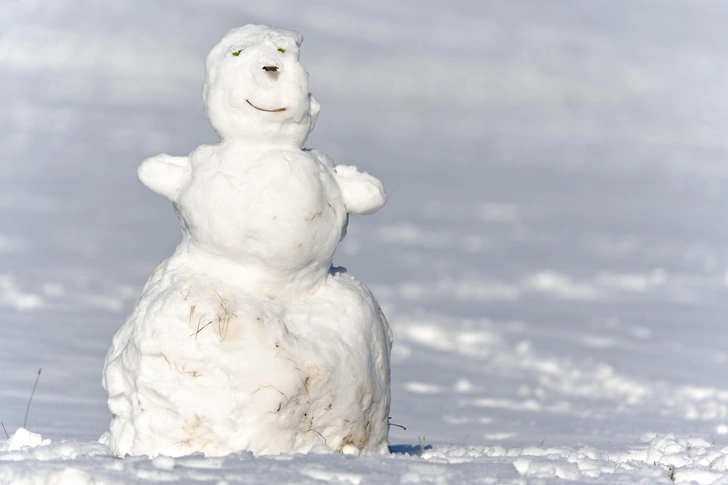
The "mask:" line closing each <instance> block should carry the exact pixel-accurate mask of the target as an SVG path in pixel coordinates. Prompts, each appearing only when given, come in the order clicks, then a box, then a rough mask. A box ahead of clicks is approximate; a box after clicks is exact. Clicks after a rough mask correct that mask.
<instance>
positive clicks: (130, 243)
mask: <svg viewBox="0 0 728 485" xmlns="http://www.w3.org/2000/svg"><path fill="white" fill-rule="evenodd" d="M727 21H728V5H726V4H725V3H724V2H721V1H720V0H715V1H711V0H703V1H701V2H688V1H671V0H660V1H657V0H654V1H651V0H640V1H636V0H624V1H615V0H595V1H590V2H570V1H553V2H539V1H536V0H533V1H510V0H499V1H495V0H491V1H485V2H478V1H471V2H465V1H462V2H447V3H445V2H421V1H415V0H411V1H401V2H396V3H395V2H391V4H387V5H385V4H384V3H381V4H380V3H376V2H366V1H363V0H355V1H350V2H347V3H345V4H344V3H343V2H342V3H338V2H334V1H333V0H328V1H311V2H306V3H305V4H304V3H303V2H283V1H270V2H257V3H250V4H248V5H245V4H242V2H232V1H223V0H217V1H215V2H203V1H199V0H185V1H179V2H169V1H155V2H152V1H141V0H136V1H118V2H113V3H108V2H95V1H91V0H88V1H67V2H64V1H57V2H52V3H51V2H32V1H26V2H13V1H10V2H4V3H3V4H2V5H0V25H2V29H0V32H2V34H1V36H0V86H2V89H0V100H1V102H2V105H3V106H4V109H3V112H2V114H1V115H0V133H2V135H0V152H1V153H2V154H3V156H4V159H5V160H6V161H5V162H4V163H2V164H0V312H2V313H1V315H2V322H3V323H2V330H3V332H2V337H3V338H2V340H0V365H1V366H2V369H3V372H2V373H1V374H0V420H2V421H3V423H4V424H5V426H6V427H7V428H8V431H9V432H10V433H11V434H12V433H13V432H14V431H15V430H16V429H17V428H19V427H20V426H22V424H23V417H24V414H25V406H26V404H27V399H28V395H29V394H30V390H31V388H32V385H33V380H34V378H35V376H36V373H37V369H38V368H39V367H42V368H43V373H42V376H41V378H40V383H39V385H38V390H37V392H36V394H35V397H34V400H33V404H32V408H31V409H30V415H29V419H28V428H29V429H30V430H32V431H34V432H37V433H41V434H42V435H43V437H44V438H49V439H51V443H50V444H49V445H46V446H40V447H36V448H32V449H23V450H18V451H8V446H9V445H8V443H7V442H4V441H0V483H12V484H15V483H17V484H25V483H32V484H46V483H63V484H65V483H69V484H85V483H97V484H100V483H103V484H105V483H163V482H176V483H216V482H217V483H229V484H234V483H260V482H264V481H267V482H271V483H320V482H326V481H329V482H334V483H336V482H337V481H338V482H339V483H355V484H357V483H361V484H366V483H397V482H399V483H498V484H508V483H514V484H515V483H543V484H550V483H565V482H569V483H610V484H615V483H624V484H634V483H650V484H653V483H672V481H671V475H672V479H674V481H675V483H700V484H725V483H728V436H727V435H728V380H727V379H726V378H725V372H723V371H722V370H723V369H724V367H723V366H725V365H726V364H727V363H728V350H727V349H728V332H726V331H725V330H724V325H723V322H724V315H725V314H726V313H727V312H728V302H727V300H726V298H725V296H726V292H727V291H728V252H727V251H726V249H725V242H726V241H728V226H725V225H724V224H721V223H720V221H722V218H721V216H722V215H723V214H724V213H725V209H724V207H726V202H728V190H727V188H728V168H726V167H728V165H726V163H725V159H726V155H727V154H728V141H726V140H727V139H726V138H725V136H723V131H724V130H725V127H726V126H727V125H728V111H724V110H723V109H722V108H723V107H724V106H726V102H727V101H728V83H727V82H726V81H728V68H726V67H725V64H726V63H725V60H726V59H727V58H728V42H727V41H728V33H727V32H726V30H725V28H724V25H726V22H727ZM250 22H265V23H272V24H276V25H279V26H282V27H286V28H293V29H296V30H298V31H300V32H302V33H303V34H304V36H305V37H306V41H305V42H304V45H303V50H302V62H303V63H304V65H305V66H306V68H307V70H308V71H309V73H310V74H311V89H312V91H313V92H314V93H315V94H316V97H317V98H318V99H319V101H320V102H321V104H322V106H323V110H322V113H321V116H320V117H319V123H318V126H317V128H316V131H315V132H314V133H313V135H312V136H311V138H310V139H309V142H308V144H307V145H308V146H311V147H316V148H320V149H322V150H323V151H325V152H326V153H328V154H329V155H330V156H331V157H332V158H333V159H334V160H335V161H337V162H338V163H350V164H356V165H358V166H359V167H360V168H362V169H364V170H367V171H370V172H371V173H373V174H375V175H376V176H377V177H379V178H381V179H382V180H383V181H384V182H385V184H386V186H387V188H388V191H389V193H390V200H389V203H388V205H387V206H386V207H385V208H384V209H383V210H382V211H381V212H380V213H378V214H376V215H373V216H367V217H357V218H355V219H353V220H352V223H351V225H350V230H349V236H348V237H347V239H346V240H345V242H344V243H343V244H342V245H341V246H340V248H339V251H338V253H337V257H336V259H335V262H336V264H339V265H344V266H346V267H348V269H349V271H350V272H351V273H352V274H354V275H356V276H357V277H358V278H359V279H360V280H361V281H363V282H365V283H367V284H369V285H370V286H371V288H372V289H373V291H374V293H375V295H376V296H377V297H378V299H379V300H380V302H381V303H382V304H383V307H384V309H385V312H386V313H387V315H388V317H389V319H390V323H391V324H392V327H393V330H394V334H395V346H394V350H393V364H392V372H393V383H392V396H393V399H392V421H393V422H394V423H398V424H402V425H404V426H406V427H407V430H406V431H405V430H402V429H399V428H395V427H393V428H392V430H391V439H390V441H391V443H392V445H393V447H392V449H393V451H394V453H393V454H392V455H389V456H364V457H352V456H343V455H333V454H326V453H322V454H311V455H306V456H298V455H297V456H282V457H267V458H253V457H252V456H250V455H248V454H240V455H235V456H231V457H228V458H225V459H203V458H201V457H189V458H183V459H176V460H170V459H164V458H162V459H156V460H145V459H127V460H117V459H114V458H111V457H110V456H109V452H108V449H106V448H104V447H103V446H102V445H99V444H97V443H95V440H96V439H97V438H98V437H99V436H100V435H101V434H102V433H103V432H104V431H105V430H106V428H107V426H108V422H109V418H110V417H109V414H108V410H107V408H106V403H105V396H104V394H103V391H102V390H101V387H100V373H101V366H102V362H103V356H104V353H105V352H106V349H107V348H108V346H109V345H110V340H111V336H112V335H113V333H114V332H115V331H116V329H117V328H118V327H119V326H120V324H121V322H122V321H123V319H124V318H125V316H126V314H127V312H128V311H129V309H130V307H131V305H132V304H133V301H134V299H135V298H136V296H137V295H138V292H139V291H140V289H141V286H142V284H143V283H144V281H145V280H146V278H147V277H148V275H149V274H150V273H151V271H152V270H153V268H154V267H155V266H156V264H157V263H158V262H159V261H161V260H162V259H164V258H165V257H167V256H168V255H169V254H171V251H172V249H173V248H174V246H175V245H176V243H177V241H178V229H177V222H176V220H175V218H174V216H173V212H172V210H171V207H170V206H169V204H168V203H167V202H166V201H165V200H163V199H162V198H161V197H157V196H155V195H153V194H151V193H149V192H148V191H146V190H145V189H144V188H143V187H142V186H141V185H140V184H139V183H138V182H137V181H136V180H135V170H136V167H137V165H138V164H139V162H140V161H141V160H142V159H143V158H145V157H147V156H149V155H152V154H156V153H161V152H168V153H172V154H186V153H189V151H191V149H193V148H194V147H195V146H197V145H199V144H201V143H206V142H210V141H211V140H214V134H213V132H212V130H211V128H210V127H209V124H208V122H207V120H206V118H205V116H204V113H203V111H202V108H201V101H200V90H201V83H202V78H203V71H202V61H203V58H204V55H205V54H206V52H207V51H208V50H209V48H211V47H212V46H213V45H214V44H215V43H216V42H217V40H219V38H220V37H221V36H222V35H223V34H224V32H225V31H226V30H227V29H229V28H232V27H234V26H238V25H242V24H245V23H250ZM422 436H426V439H425V443H426V449H425V450H423V451H421V450H420V447H419V444H418V437H422ZM673 470H674V472H673Z"/></svg>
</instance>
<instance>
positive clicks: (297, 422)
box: [104, 264, 391, 456]
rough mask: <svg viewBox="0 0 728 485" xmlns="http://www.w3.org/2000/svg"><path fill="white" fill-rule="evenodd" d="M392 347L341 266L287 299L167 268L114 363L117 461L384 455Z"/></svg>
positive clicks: (109, 368)
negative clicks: (318, 450) (316, 451)
mask: <svg viewBox="0 0 728 485" xmlns="http://www.w3.org/2000/svg"><path fill="white" fill-rule="evenodd" d="M390 339H391V336H390V334H389V326H388V324H387V322H386V319H385V318H384V315H383V314H382V312H381V310H380V309H379V306H378V304H377V303H376V301H375V300H374V298H373V297H372V295H371V293H370V292H369V290H368V289H367V288H366V287H365V286H363V285H362V284H361V283H359V282H358V281H356V280H355V279H354V278H353V277H351V276H350V275H348V274H347V273H346V272H345V270H343V269H340V268H334V269H332V271H331V272H330V273H329V275H328V277H327V278H326V280H325V281H324V283H323V284H322V285H321V286H320V287H319V288H318V289H317V290H316V291H315V292H313V293H311V294H307V295H302V296H301V297H300V298H297V299H295V300H290V301H285V300H264V299H259V298H255V297H252V296H249V295H248V294H247V293H240V292H237V291H236V289H235V288H234V287H233V286H228V285H225V284H221V283H220V282H216V281H213V280H208V279H205V278H204V277H201V276H200V275H199V274H197V275H191V274H180V271H179V270H174V271H166V270H165V265H164V264H163V266H162V267H160V269H159V270H158V271H157V272H155V274H154V275H153V276H152V277H151V278H150V280H149V282H148V283H147V286H146V287H145V290H144V294H143V295H142V297H141V299H140V301H139V303H138V304H137V306H136V309H135V311H134V313H132V315H131V316H130V317H129V319H128V320H127V321H126V323H125V324H124V326H123V327H122V328H121V329H120V330H119V332H118V333H117V335H116V337H115V338H114V342H113V345H112V348H111V350H110V351H109V354H108V355H107V360H106V364H105V369H104V385H105V388H106V390H107V392H108V394H109V406H110V409H111V411H112V413H113V414H114V419H113V421H112V423H111V429H110V433H109V446H110V447H111V449H112V451H113V452H114V453H115V454H116V455H117V456H125V455H147V456H156V455H168V456H181V455H188V454H191V453H195V452H202V453H203V454H205V455H207V456H219V455H226V454H229V453H232V452H236V451H242V450H248V451H252V452H253V453H254V454H256V455H259V454H278V453H298V452H307V451H309V450H311V448H313V447H314V446H316V445H321V444H323V445H326V446H328V447H329V448H331V449H332V450H334V451H342V450H352V449H353V448H356V449H357V450H359V452H380V453H385V452H387V451H388V449H387V435H388V426H389V424H388V416H387V413H388V409H389V399H390V396H389V363H388V358H389V350H390V342H391V340H390ZM352 447H353V448H352Z"/></svg>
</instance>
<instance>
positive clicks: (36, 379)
mask: <svg viewBox="0 0 728 485" xmlns="http://www.w3.org/2000/svg"><path fill="white" fill-rule="evenodd" d="M42 370H43V368H42V367H41V368H40V369H38V376H37V377H36V378H35V384H33V390H32V391H30V399H28V407H26V408H25V419H24V420H23V428H25V426H26V425H27V424H28V412H29V411H30V403H32V402H33V394H35V388H36V387H37V386H38V380H39V379H40V371H42ZM26 429H27V428H26Z"/></svg>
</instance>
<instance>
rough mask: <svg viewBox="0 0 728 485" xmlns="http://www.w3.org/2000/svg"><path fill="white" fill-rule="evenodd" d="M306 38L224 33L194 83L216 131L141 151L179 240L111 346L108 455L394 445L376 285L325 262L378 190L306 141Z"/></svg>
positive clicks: (146, 177) (254, 31) (314, 105)
mask: <svg viewBox="0 0 728 485" xmlns="http://www.w3.org/2000/svg"><path fill="white" fill-rule="evenodd" d="M302 40H303V38H302V36H301V35H300V34H298V33H296V32H292V31H288V30H283V29H278V28H273V27H269V26H264V25H247V26H245V27H241V28H238V29H234V30H232V31H230V32H228V33H227V35H225V37H224V38H223V39H222V40H221V41H220V43H219V44H218V45H217V46H215V47H214V48H213V49H212V51H211V52H210V53H209V55H208V56H207V59H206V62H205V68H206V79H205V85H204V89H203V100H204V104H205V109H206V112H207V114H208V116H209V118H210V121H211V122H212V125H213V127H214V128H215V130H216V131H217V133H218V135H219V137H220V140H221V141H220V143H218V144H214V145H203V146H200V147H198V148H197V149H195V150H194V151H193V152H192V153H191V154H190V155H189V156H187V157H175V156H170V155H166V154H164V155H157V156H155V157H152V158H149V159H147V160H145V161H144V162H143V163H142V164H141V166H140V167H139V170H138V176H139V179H140V180H141V181H142V183H143V184H144V185H146V186H147V187H148V188H149V189H151V190H152V191H154V192H156V193H158V194H160V195H163V196H165V197H167V198H168V199H170V200H171V201H172V202H173V204H174V209H175V211H176V213H177V216H178V218H179V220H180V224H181V227H182V242H181V243H180V245H179V246H178V247H177V249H176V250H175V252H174V254H173V255H172V256H171V257H170V258H169V259H167V260H166V261H164V262H163V263H162V264H161V265H160V266H159V267H158V268H157V269H156V270H155V271H154V273H153V274H152V276H151V277H150V278H149V280H148V282H147V284H146V286H145V287H144V289H143V292H142V296H141V297H140V299H139V301H138V302H137V304H136V306H135V308H134V310H133V311H132V313H131V315H130V316H129V318H128V319H127V321H126V322H125V323H124V325H123V326H122V327H121V329H120V330H119V331H118V332H117V334H116V335H115V337H114V339H113V343H112V346H111V349H110V350H109V352H108V354H107V356H106V361H105V364H104V373H103V386H104V389H105V390H106V392H107V394H108V404H109V408H110V410H111V412H112V414H113V418H112V422H111V426H110V430H109V433H108V434H107V435H105V438H104V440H105V441H106V442H107V443H108V445H109V446H110V447H111V449H112V451H113V452H114V454H116V455H117V456H125V455H147V456H156V455H160V454H161V455H169V456H180V455H187V454H190V453H195V452H201V453H204V454H205V455H208V456H219V455H225V454H228V453H232V452H237V451H241V450H249V451H252V452H253V453H254V454H256V455H258V454H277V453H296V452H307V451H309V450H310V449H312V448H313V447H315V446H317V445H324V446H327V447H329V448H331V449H332V450H335V451H342V452H345V453H356V454H358V453H361V452H379V453H384V452H387V450H388V444H387V436H388V428H389V425H388V413H389V402H390V393H389V354H390V349H391V331H390V329H389V325H388V324H387V321H386V319H385V317H384V315H383V314H382V311H381V309H380V307H379V305H378V304H377V302H376V300H375V299H374V297H373V296H372V294H371V292H370V291H369V290H368V289H367V288H366V287H365V286H364V285H362V284H361V283H359V282H358V281H357V280H356V279H354V278H353V277H352V276H350V275H349V274H348V273H347V272H346V270H345V269H343V268H335V267H332V265H331V263H332V258H333V255H334V251H335V249H336V245H337V244H338V242H339V241H340V240H341V239H342V238H343V237H344V235H345V232H346V226H347V223H348V217H349V215H350V214H370V213H373V212H375V211H377V210H378V209H380V208H381V207H382V206H383V205H384V203H385V200H386V196H385V194H384V190H383V187H382V183H381V182H380V181H379V180H377V179H376V178H374V177H372V176H371V175H368V174H366V173H363V172H360V171H358V170H357V168H356V167H354V166H344V165H334V164H333V163H332V161H331V160H330V159H329V158H328V157H327V156H326V155H325V154H323V153H321V152H319V151H317V150H308V149H303V148H302V147H303V144H304V142H305V140H306V138H307V137H308V135H309V133H310V132H311V130H312V129H313V127H314V124H315V122H316V117H317V115H318V112H319V109H320V105H319V104H318V102H317V101H316V99H315V98H314V97H313V96H312V95H311V94H309V92H308V74H307V72H306V71H305V70H304V69H303V67H302V66H301V64H300V63H299V46H300V45H301V42H302Z"/></svg>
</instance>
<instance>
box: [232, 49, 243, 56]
mask: <svg viewBox="0 0 728 485" xmlns="http://www.w3.org/2000/svg"><path fill="white" fill-rule="evenodd" d="M241 52H243V49H240V50H239V51H235V52H233V55H234V56H235V57H238V56H239V55H240V53H241Z"/></svg>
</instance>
